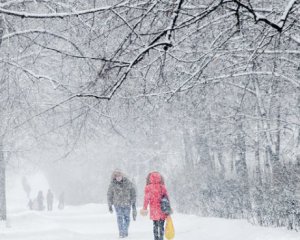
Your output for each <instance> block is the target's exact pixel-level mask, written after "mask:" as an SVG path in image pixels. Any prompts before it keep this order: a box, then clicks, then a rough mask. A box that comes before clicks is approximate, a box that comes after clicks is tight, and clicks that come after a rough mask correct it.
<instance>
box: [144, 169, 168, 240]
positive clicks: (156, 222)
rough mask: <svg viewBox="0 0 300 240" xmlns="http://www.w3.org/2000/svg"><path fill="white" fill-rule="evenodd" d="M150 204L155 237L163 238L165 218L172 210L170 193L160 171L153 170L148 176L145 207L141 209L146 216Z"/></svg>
mask: <svg viewBox="0 0 300 240" xmlns="http://www.w3.org/2000/svg"><path fill="white" fill-rule="evenodd" d="M162 200H164V201H162ZM166 201H167V202H168V204H166ZM148 205H150V218H151V220H153V234H154V239H155V240H163V239H164V224H165V220H166V218H167V216H168V215H169V214H171V212H172V210H171V208H170V206H169V195H168V192H167V189H166V187H165V183H164V179H163V177H162V176H161V174H160V173H159V172H151V173H149V174H148V176H147V179H146V187H145V196H144V207H143V209H142V210H141V214H142V215H144V216H145V215H147V214H148V210H147V208H148Z"/></svg>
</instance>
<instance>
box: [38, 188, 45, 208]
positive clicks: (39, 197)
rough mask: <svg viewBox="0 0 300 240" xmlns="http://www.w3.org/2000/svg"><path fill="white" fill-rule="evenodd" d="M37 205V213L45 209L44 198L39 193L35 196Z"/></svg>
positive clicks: (41, 193)
mask: <svg viewBox="0 0 300 240" xmlns="http://www.w3.org/2000/svg"><path fill="white" fill-rule="evenodd" d="M37 204H38V210H39V211H43V210H44V209H45V206H44V196H43V192H42V191H39V193H38V195H37Z"/></svg>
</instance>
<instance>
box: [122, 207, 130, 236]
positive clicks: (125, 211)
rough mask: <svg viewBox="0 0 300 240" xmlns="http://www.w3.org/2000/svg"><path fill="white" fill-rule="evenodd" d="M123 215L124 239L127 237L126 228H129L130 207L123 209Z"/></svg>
mask: <svg viewBox="0 0 300 240" xmlns="http://www.w3.org/2000/svg"><path fill="white" fill-rule="evenodd" d="M123 214H124V235H125V237H127V236H128V228H129V224H130V207H124V208H123Z"/></svg>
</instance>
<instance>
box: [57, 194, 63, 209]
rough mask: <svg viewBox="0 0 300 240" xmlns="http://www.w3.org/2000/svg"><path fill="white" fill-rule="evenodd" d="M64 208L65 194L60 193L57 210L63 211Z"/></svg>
mask: <svg viewBox="0 0 300 240" xmlns="http://www.w3.org/2000/svg"><path fill="white" fill-rule="evenodd" d="M64 208H65V193H64V192H61V194H60V195H59V198H58V209H60V210H63V209H64Z"/></svg>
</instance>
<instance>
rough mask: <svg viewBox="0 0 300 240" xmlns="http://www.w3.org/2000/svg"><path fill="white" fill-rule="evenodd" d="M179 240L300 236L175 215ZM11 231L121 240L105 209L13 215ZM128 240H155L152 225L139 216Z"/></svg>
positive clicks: (12, 234)
mask: <svg viewBox="0 0 300 240" xmlns="http://www.w3.org/2000/svg"><path fill="white" fill-rule="evenodd" d="M173 221H174V225H175V228H176V237H175V239H178V240H187V239H189V240H190V239H195V240H198V239H199V240H296V239H297V240H299V239H300V233H297V232H293V231H287V230H286V229H278V228H263V227H256V226H252V225H251V224H249V223H247V222H246V221H241V220H225V219H217V218H199V217H196V216H187V215H181V214H174V215H173ZM10 225H11V227H10V228H4V227H3V226H1V227H0V239H1V240H6V239H12V240H16V239H20V240H21V239H22V240H96V239H97V240H111V239H118V233H117V225H116V219H115V216H114V215H111V214H109V213H107V207H106V206H104V205H95V204H89V205H86V206H81V207H68V208H66V209H65V210H64V211H54V212H51V213H48V212H30V211H23V212H15V213H10ZM129 234H130V236H129V237H128V239H132V240H133V239H136V240H138V239H139V240H152V239H153V237H152V222H151V221H150V220H149V219H148V218H147V217H146V218H144V217H141V216H139V217H138V219H137V221H136V222H133V221H132V222H131V226H130V233H129Z"/></svg>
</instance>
